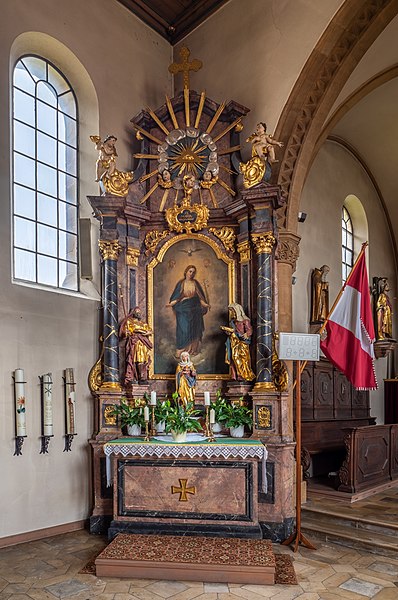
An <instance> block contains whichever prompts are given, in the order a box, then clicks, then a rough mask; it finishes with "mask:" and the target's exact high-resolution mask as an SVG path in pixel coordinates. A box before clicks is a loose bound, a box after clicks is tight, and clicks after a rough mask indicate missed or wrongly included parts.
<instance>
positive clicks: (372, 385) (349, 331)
mask: <svg viewBox="0 0 398 600" xmlns="http://www.w3.org/2000/svg"><path fill="white" fill-rule="evenodd" d="M366 246H367V244H363V245H362V249H361V252H360V253H359V255H358V258H357V260H356V262H355V265H354V266H353V268H352V271H351V273H350V274H349V276H348V278H347V281H346V282H345V284H344V286H343V289H342V291H341V292H340V294H339V296H338V297H337V300H336V302H335V303H334V305H333V308H332V310H331V311H330V313H329V316H328V318H327V321H326V323H325V324H324V326H323V327H322V330H323V331H324V333H323V334H322V335H321V340H322V341H321V350H322V351H323V353H324V354H325V356H326V357H327V358H328V359H329V360H330V362H331V363H333V364H334V365H335V366H336V367H337V368H338V369H339V370H340V371H341V372H342V373H344V375H345V376H346V377H347V379H348V380H349V381H350V382H351V383H352V385H353V386H354V387H355V388H357V389H360V390H375V389H377V381H376V375H375V370H374V352H373V342H374V341H375V331H374V324H373V319H372V309H371V306H370V293H369V284H368V273H367V270H366V260H365V248H366ZM325 333H326V337H325V338H324V339H322V338H323V337H324V335H325Z"/></svg>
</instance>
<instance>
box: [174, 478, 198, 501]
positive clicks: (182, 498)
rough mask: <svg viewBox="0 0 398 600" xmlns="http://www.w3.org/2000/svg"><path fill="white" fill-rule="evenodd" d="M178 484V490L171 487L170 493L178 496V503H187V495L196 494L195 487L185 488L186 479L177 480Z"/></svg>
mask: <svg viewBox="0 0 398 600" xmlns="http://www.w3.org/2000/svg"><path fill="white" fill-rule="evenodd" d="M178 481H179V482H180V487H179V488H178V487H177V486H175V485H172V486H171V493H172V494H180V497H179V499H178V501H179V502H188V497H187V494H196V487H195V486H192V487H189V488H188V487H187V481H188V479H179V480H178Z"/></svg>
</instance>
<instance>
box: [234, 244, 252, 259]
mask: <svg viewBox="0 0 398 600" xmlns="http://www.w3.org/2000/svg"><path fill="white" fill-rule="evenodd" d="M237 248H238V252H239V256H240V262H241V263H247V262H249V261H250V260H251V257H252V249H251V246H250V241H249V240H245V241H244V242H239V244H238V246H237Z"/></svg>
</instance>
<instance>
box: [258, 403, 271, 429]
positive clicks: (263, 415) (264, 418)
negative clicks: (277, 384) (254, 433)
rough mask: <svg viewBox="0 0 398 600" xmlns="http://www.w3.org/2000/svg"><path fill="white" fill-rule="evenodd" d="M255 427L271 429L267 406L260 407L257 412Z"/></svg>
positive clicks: (269, 411) (269, 412)
mask: <svg viewBox="0 0 398 600" xmlns="http://www.w3.org/2000/svg"><path fill="white" fill-rule="evenodd" d="M257 426H258V427H261V428H262V429H269V428H270V427H271V410H270V409H269V408H268V406H260V407H259V408H258V411H257Z"/></svg>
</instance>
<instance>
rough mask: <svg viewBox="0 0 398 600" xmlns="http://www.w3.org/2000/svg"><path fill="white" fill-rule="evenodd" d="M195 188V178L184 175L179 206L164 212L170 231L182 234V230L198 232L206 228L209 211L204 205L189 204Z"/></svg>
mask: <svg viewBox="0 0 398 600" xmlns="http://www.w3.org/2000/svg"><path fill="white" fill-rule="evenodd" d="M194 187H195V177H194V176H193V175H184V178H183V188H184V198H183V199H182V201H181V204H180V205H177V204H175V205H174V206H173V207H172V208H168V209H167V210H166V221H167V223H168V225H169V228H170V230H171V231H173V230H174V231H177V232H178V233H182V232H183V231H184V230H185V231H186V232H187V233H189V232H191V231H200V230H201V229H203V228H204V227H206V226H207V221H208V218H209V209H208V208H207V206H205V205H204V204H191V196H192V192H193V190H194Z"/></svg>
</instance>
